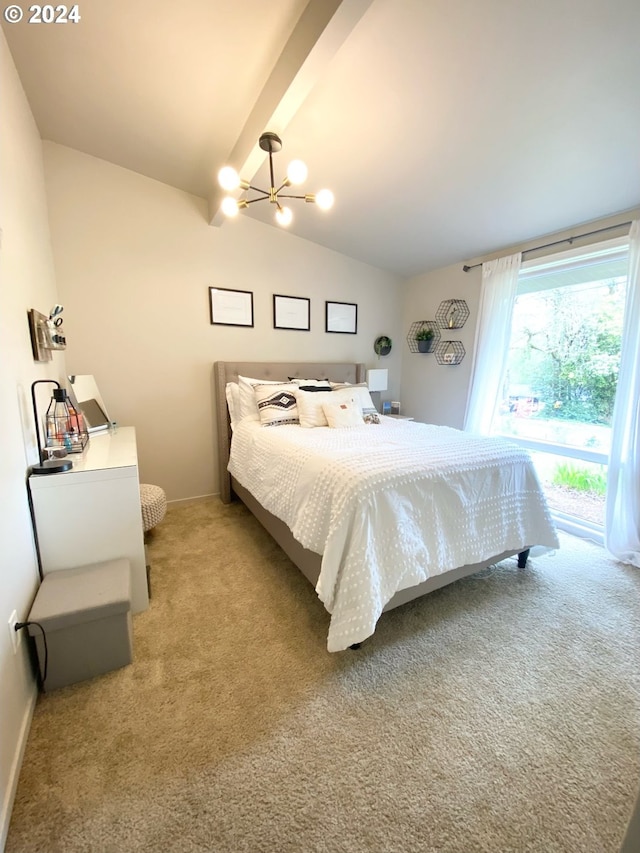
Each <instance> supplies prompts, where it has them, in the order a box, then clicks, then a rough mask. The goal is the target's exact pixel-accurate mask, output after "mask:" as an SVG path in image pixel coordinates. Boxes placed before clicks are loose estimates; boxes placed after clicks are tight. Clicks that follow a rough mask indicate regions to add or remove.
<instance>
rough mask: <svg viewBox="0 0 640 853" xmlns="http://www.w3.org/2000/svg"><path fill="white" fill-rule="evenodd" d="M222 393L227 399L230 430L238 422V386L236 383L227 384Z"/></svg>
mask: <svg viewBox="0 0 640 853" xmlns="http://www.w3.org/2000/svg"><path fill="white" fill-rule="evenodd" d="M224 393H225V397H226V398H227V408H228V409H229V420H230V421H231V429H233V427H234V425H235V424H237V423H238V421H239V420H240V386H239V385H238V383H237V382H227V384H226V385H225V388H224Z"/></svg>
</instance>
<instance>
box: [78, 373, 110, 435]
mask: <svg viewBox="0 0 640 853" xmlns="http://www.w3.org/2000/svg"><path fill="white" fill-rule="evenodd" d="M67 378H68V380H69V397H70V399H71V402H72V403H73V405H74V406H75V407H76V408H77V409H78V410H79V411H81V412H82V414H83V415H84V419H85V421H86V424H87V431H88V432H89V434H91V433H92V432H97V431H98V430H103V429H109V426H110V425H111V419H110V417H109V415H108V413H107V407H106V406H105V404H104V400H103V399H102V395H101V394H100V389H99V388H98V385H97V383H96V380H95V379H94V377H93V376H92V375H91V374H85V375H82V376H81V375H75V376H69V377H67Z"/></svg>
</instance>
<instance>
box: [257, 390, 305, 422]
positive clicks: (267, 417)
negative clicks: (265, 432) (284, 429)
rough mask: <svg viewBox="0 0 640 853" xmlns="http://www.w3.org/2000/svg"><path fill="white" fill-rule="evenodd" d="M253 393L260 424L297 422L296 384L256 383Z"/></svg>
mask: <svg viewBox="0 0 640 853" xmlns="http://www.w3.org/2000/svg"><path fill="white" fill-rule="evenodd" d="M253 390H254V394H255V398H256V403H257V406H258V414H259V416H260V423H261V425H262V426H283V425H284V424H299V423H300V420H299V417H298V406H297V401H296V393H295V392H296V386H295V385H294V384H293V383H291V382H283V383H281V384H278V385H273V384H269V385H256V386H254V389H253Z"/></svg>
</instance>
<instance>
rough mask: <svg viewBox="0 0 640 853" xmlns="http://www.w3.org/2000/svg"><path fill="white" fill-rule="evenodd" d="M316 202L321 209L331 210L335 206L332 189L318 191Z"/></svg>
mask: <svg viewBox="0 0 640 853" xmlns="http://www.w3.org/2000/svg"><path fill="white" fill-rule="evenodd" d="M316 204H317V205H318V207H319V208H320V209H321V210H329V208H331V207H333V193H332V192H331V190H320V192H317V193H316Z"/></svg>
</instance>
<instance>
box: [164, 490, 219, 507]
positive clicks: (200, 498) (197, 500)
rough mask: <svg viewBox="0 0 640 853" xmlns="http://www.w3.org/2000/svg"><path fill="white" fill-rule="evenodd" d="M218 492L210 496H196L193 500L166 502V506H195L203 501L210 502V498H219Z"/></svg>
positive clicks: (179, 499)
mask: <svg viewBox="0 0 640 853" xmlns="http://www.w3.org/2000/svg"><path fill="white" fill-rule="evenodd" d="M219 495H220V492H213V494H210V495H198V496H197V497H195V498H178V500H175V501H167V505H168V506H184V505H186V504H197V503H202V502H203V501H210V500H211V499H212V498H216V497H219Z"/></svg>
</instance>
